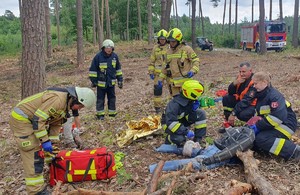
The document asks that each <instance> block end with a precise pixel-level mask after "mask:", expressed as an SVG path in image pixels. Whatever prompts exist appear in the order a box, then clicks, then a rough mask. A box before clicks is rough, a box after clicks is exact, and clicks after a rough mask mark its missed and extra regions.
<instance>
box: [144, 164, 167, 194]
mask: <svg viewBox="0 0 300 195" xmlns="http://www.w3.org/2000/svg"><path fill="white" fill-rule="evenodd" d="M164 164H165V162H164V161H162V160H161V161H159V163H158V164H157V165H156V167H155V169H154V172H153V174H152V176H151V180H150V184H149V185H148V189H147V194H150V193H152V192H155V191H156V189H157V184H158V180H159V177H160V175H161V171H162V169H163V167H164Z"/></svg>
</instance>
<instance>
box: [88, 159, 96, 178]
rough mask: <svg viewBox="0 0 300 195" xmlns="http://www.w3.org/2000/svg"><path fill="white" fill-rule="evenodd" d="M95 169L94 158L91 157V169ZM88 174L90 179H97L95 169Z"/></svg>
mask: <svg viewBox="0 0 300 195" xmlns="http://www.w3.org/2000/svg"><path fill="white" fill-rule="evenodd" d="M95 169H96V166H95V160H94V159H93V161H92V164H91V170H95ZM89 174H91V177H92V180H96V179H97V176H96V174H97V170H95V172H91V173H89Z"/></svg>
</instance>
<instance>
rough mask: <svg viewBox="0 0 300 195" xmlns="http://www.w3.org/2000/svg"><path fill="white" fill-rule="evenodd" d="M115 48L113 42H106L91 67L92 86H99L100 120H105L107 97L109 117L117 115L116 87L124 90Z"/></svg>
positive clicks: (107, 40) (98, 116)
mask: <svg viewBox="0 0 300 195" xmlns="http://www.w3.org/2000/svg"><path fill="white" fill-rule="evenodd" d="M114 47H115V44H114V42H113V41H112V40H110V39H106V40H104V41H103V44H102V48H101V51H100V52H99V53H98V54H97V55H96V56H95V57H94V59H93V61H92V64H91V66H90V72H89V77H90V80H91V82H92V86H93V87H96V86H97V103H96V111H97V113H96V117H97V119H100V120H104V116H105V111H104V103H105V96H106V95H107V101H108V115H109V117H115V116H116V115H117V111H116V94H115V85H116V84H118V87H119V88H120V89H122V88H123V75H122V70H121V64H120V61H119V57H118V55H117V54H116V53H115V52H114Z"/></svg>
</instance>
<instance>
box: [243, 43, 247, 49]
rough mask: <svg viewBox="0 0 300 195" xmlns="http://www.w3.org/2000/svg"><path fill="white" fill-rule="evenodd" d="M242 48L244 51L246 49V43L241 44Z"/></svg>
mask: <svg viewBox="0 0 300 195" xmlns="http://www.w3.org/2000/svg"><path fill="white" fill-rule="evenodd" d="M243 50H244V51H246V50H247V47H246V43H244V44H243Z"/></svg>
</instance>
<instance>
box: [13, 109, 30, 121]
mask: <svg viewBox="0 0 300 195" xmlns="http://www.w3.org/2000/svg"><path fill="white" fill-rule="evenodd" d="M11 116H12V117H13V118H14V119H16V120H19V121H26V122H28V123H30V120H29V119H28V118H25V117H24V116H22V115H20V114H18V113H16V112H15V111H14V110H13V111H12V112H11Z"/></svg>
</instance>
